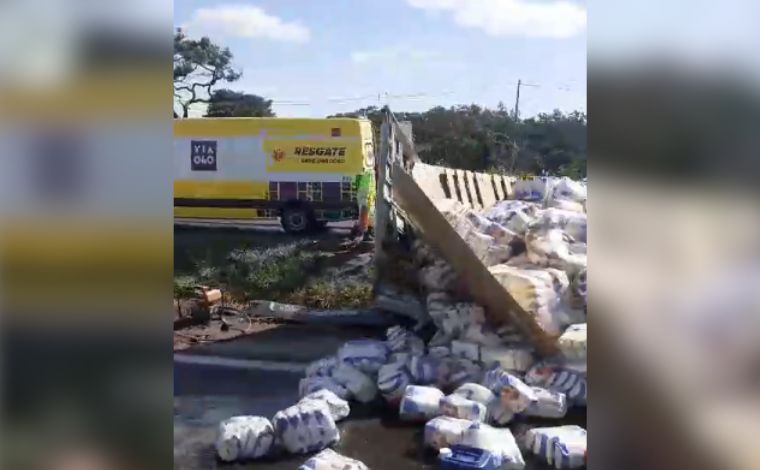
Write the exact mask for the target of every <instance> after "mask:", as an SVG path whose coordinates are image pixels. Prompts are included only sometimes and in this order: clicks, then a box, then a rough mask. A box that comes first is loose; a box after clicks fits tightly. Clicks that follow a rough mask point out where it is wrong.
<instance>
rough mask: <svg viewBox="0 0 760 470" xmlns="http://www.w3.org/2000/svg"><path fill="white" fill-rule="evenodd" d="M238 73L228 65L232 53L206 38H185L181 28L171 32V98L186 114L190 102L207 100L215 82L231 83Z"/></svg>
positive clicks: (230, 64) (186, 114)
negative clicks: (172, 41) (172, 87)
mask: <svg viewBox="0 0 760 470" xmlns="http://www.w3.org/2000/svg"><path fill="white" fill-rule="evenodd" d="M241 75H242V74H241V73H240V72H238V71H236V70H235V69H233V67H232V52H230V50H229V48H226V47H225V48H221V47H220V46H218V45H216V44H214V43H212V42H211V40H210V39H209V38H207V37H203V38H201V39H200V40H194V39H189V38H188V37H187V36H186V35H185V33H184V32H183V31H182V29H181V28H177V30H176V32H175V33H174V99H175V101H176V102H177V103H178V104H179V105H180V107H181V108H182V117H185V118H186V117H188V113H189V110H190V105H192V104H193V103H207V102H208V101H209V97H211V95H212V88H213V87H214V86H216V85H217V84H218V83H219V82H223V81H224V82H234V81H236V80H238V79H239V78H240V77H241Z"/></svg>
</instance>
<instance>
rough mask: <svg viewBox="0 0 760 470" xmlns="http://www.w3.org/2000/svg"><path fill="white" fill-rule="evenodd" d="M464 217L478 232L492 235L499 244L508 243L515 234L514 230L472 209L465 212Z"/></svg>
mask: <svg viewBox="0 0 760 470" xmlns="http://www.w3.org/2000/svg"><path fill="white" fill-rule="evenodd" d="M465 217H466V218H467V220H469V221H470V223H471V224H472V225H473V226H474V227H475V229H476V230H477V231H478V232H479V233H482V234H483V235H488V236H489V237H492V238H493V239H494V242H496V243H497V244H499V245H507V244H509V243H510V242H512V240H513V239H514V238H515V236H516V235H517V234H516V233H515V232H513V231H511V230H509V229H507V228H506V227H504V226H503V225H501V224H500V223H498V222H494V221H492V220H489V219H488V218H486V217H483V216H481V215H478V214H477V213H475V212H474V211H472V210H470V211H467V212H465Z"/></svg>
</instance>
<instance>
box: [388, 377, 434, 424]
mask: <svg viewBox="0 0 760 470" xmlns="http://www.w3.org/2000/svg"><path fill="white" fill-rule="evenodd" d="M441 398H443V392H441V391H440V390H438V389H437V388H435V387H425V386H420V385H409V386H408V387H406V390H405V391H404V397H403V398H402V399H401V405H400V406H399V412H398V414H399V417H400V418H401V419H403V420H408V421H427V420H429V419H431V418H435V417H436V416H438V415H440V411H439V404H440V402H441Z"/></svg>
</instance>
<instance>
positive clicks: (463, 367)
mask: <svg viewBox="0 0 760 470" xmlns="http://www.w3.org/2000/svg"><path fill="white" fill-rule="evenodd" d="M446 366H447V367H446V370H447V374H446V377H445V388H447V389H449V388H452V389H456V388H457V387H459V386H461V385H463V384H466V383H468V382H480V381H481V379H482V378H483V369H482V368H481V367H480V364H478V363H477V362H474V361H470V360H468V359H460V358H451V359H449V360H447V361H446Z"/></svg>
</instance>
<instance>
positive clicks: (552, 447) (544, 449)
mask: <svg viewBox="0 0 760 470" xmlns="http://www.w3.org/2000/svg"><path fill="white" fill-rule="evenodd" d="M524 439H525V443H524V444H525V447H526V448H527V449H528V450H529V451H530V452H531V453H533V454H534V455H536V456H537V457H538V458H539V460H541V461H543V462H546V463H548V464H549V465H552V466H554V467H555V468H558V469H565V468H580V467H583V466H584V465H585V454H586V430H585V429H583V428H582V427H580V426H575V425H567V426H555V427H545V428H533V429H530V430H528V432H526V433H525V438H524Z"/></svg>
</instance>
